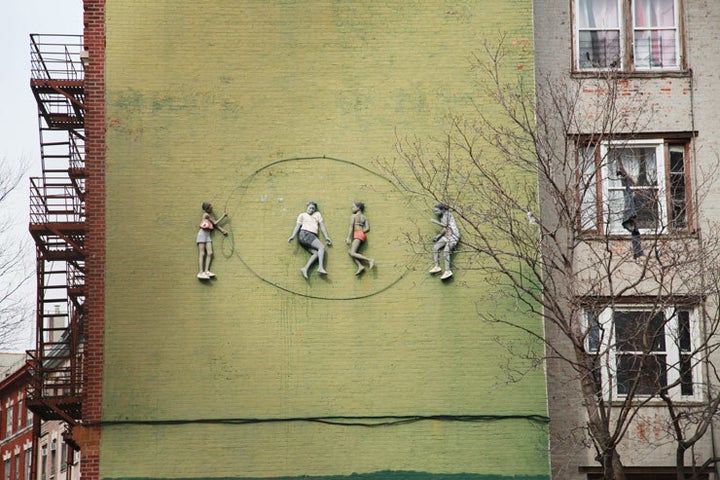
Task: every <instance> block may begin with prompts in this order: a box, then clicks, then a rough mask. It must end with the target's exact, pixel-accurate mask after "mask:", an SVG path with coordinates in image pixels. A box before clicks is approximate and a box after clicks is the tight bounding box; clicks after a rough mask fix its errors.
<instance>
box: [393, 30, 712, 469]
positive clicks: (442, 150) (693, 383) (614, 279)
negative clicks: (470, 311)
mask: <svg viewBox="0 0 720 480" xmlns="http://www.w3.org/2000/svg"><path fill="white" fill-rule="evenodd" d="M513 62H514V58H513V53H512V49H508V48H506V47H505V46H504V45H502V42H501V45H500V47H499V48H491V47H487V46H486V48H485V51H484V52H482V54H480V55H477V56H476V57H475V62H474V66H475V69H476V72H477V76H478V89H479V94H480V95H479V98H481V99H484V102H483V103H482V104H478V106H477V108H476V109H475V114H474V115H473V116H472V118H468V117H467V116H450V117H449V118H448V127H447V130H446V131H445V132H444V134H443V136H442V137H441V138H439V139H421V138H417V137H398V142H397V152H398V154H397V156H396V158H394V159H392V160H383V161H380V166H381V168H383V170H384V171H386V172H387V173H388V174H389V175H391V176H392V177H393V178H394V180H395V181H396V182H397V183H398V184H399V185H400V186H401V187H402V188H403V189H404V190H405V191H406V192H408V193H410V194H412V195H414V196H416V197H418V198H420V199H423V200H424V201H425V202H426V203H427V204H431V203H434V202H443V203H445V204H447V205H450V206H451V209H452V211H453V212H454V214H455V217H456V218H457V219H458V221H459V223H460V224H461V225H462V228H463V236H462V241H461V244H460V245H459V247H458V250H457V253H456V255H457V257H458V260H459V261H461V265H462V267H463V268H473V269H478V270H482V271H483V272H484V273H485V278H487V279H488V282H490V283H491V284H492V285H493V286H494V287H495V289H494V291H493V292H492V294H493V295H494V296H497V295H507V296H509V297H511V298H513V299H514V301H515V302H516V304H517V305H518V308H519V309H521V310H522V311H523V312H524V313H525V314H526V315H524V316H523V315H521V316H513V317H512V318H510V317H508V316H506V315H504V314H502V313H498V312H488V311H482V312H479V315H480V317H481V318H483V319H485V320H488V321H492V322H501V323H504V324H509V325H512V326H514V327H517V328H520V329H523V330H524V331H525V332H527V334H528V336H530V337H532V338H535V339H536V340H537V341H539V342H542V343H543V344H544V346H545V348H544V352H539V351H537V350H536V351H532V350H530V351H529V353H527V352H526V353H525V355H527V356H528V359H529V360H531V364H532V365H538V364H540V363H541V362H542V361H546V362H547V372H548V377H549V379H551V380H552V377H553V376H555V377H557V376H568V375H569V376H570V377H571V378H572V381H573V382H574V385H575V388H576V390H577V391H578V392H580V393H579V397H580V399H581V401H582V405H583V407H582V408H584V416H585V424H584V425H582V426H581V425H578V429H574V430H573V431H571V432H570V431H568V432H563V433H562V435H566V436H568V437H570V436H575V435H576V434H577V433H578V432H580V433H583V435H582V437H583V438H586V439H587V441H588V443H587V444H588V446H591V448H594V451H595V455H594V457H595V459H596V460H597V462H599V465H600V466H601V467H602V471H603V475H604V478H606V479H620V480H622V479H624V478H625V473H624V467H623V463H622V460H621V457H620V452H621V451H622V447H623V446H624V445H625V444H629V443H631V442H637V441H639V439H638V438H633V435H632V434H629V430H630V428H631V427H632V426H633V425H637V423H638V422H640V421H642V415H643V412H644V411H646V410H644V407H646V406H648V405H653V406H654V407H655V408H657V405H663V402H664V405H665V408H664V411H665V413H664V414H663V415H661V418H662V422H663V423H662V424H663V426H664V427H663V431H664V432H665V433H666V437H665V441H666V442H671V443H672V444H674V445H675V446H676V449H675V451H676V465H677V478H678V479H679V480H680V479H685V478H686V476H687V470H688V469H686V468H685V467H686V464H685V463H686V452H688V451H693V452H694V454H693V455H692V461H691V464H692V466H693V467H695V468H693V469H692V473H691V475H699V474H700V473H702V471H703V468H704V467H707V466H708V465H711V464H713V462H715V459H714V458H712V455H709V456H708V457H707V459H706V461H704V462H699V463H698V462H697V461H696V457H697V455H698V454H699V452H698V451H695V447H696V446H697V445H699V442H701V441H703V439H705V440H707V435H706V434H707V432H708V428H709V426H710V424H711V422H712V421H713V418H714V416H715V414H716V412H717V409H718V405H719V404H720V392H718V390H717V388H716V387H715V386H716V385H718V380H720V378H718V377H717V374H718V372H717V371H715V370H714V369H713V368H712V364H711V363H710V362H709V359H710V358H711V356H712V355H713V354H715V353H716V349H717V346H718V345H717V343H716V335H715V333H716V331H717V329H718V328H719V327H720V317H719V316H718V312H717V308H716V307H715V305H716V303H717V299H718V298H719V295H718V294H720V281H718V280H719V279H720V239H719V238H717V236H716V235H715V234H713V232H716V231H717V228H706V229H705V230H704V231H703V234H702V235H701V234H700V232H699V231H698V229H696V228H695V226H696V224H695V222H694V220H693V217H692V213H691V212H692V211H697V210H698V207H699V205H697V204H693V202H695V203H699V201H700V199H701V198H702V196H701V195H700V194H698V195H696V196H695V198H691V197H690V194H689V192H688V191H687V190H688V189H685V187H684V186H685V183H684V182H685V180H686V179H685V177H683V176H682V175H683V172H685V170H682V171H678V172H675V173H673V172H669V173H668V174H667V175H660V174H658V172H657V171H652V169H653V168H656V167H655V166H654V165H660V164H659V163H657V164H655V163H653V164H652V165H651V164H650V160H648V159H651V158H652V159H654V158H656V157H655V155H656V154H657V152H656V151H653V150H652V149H653V148H654V149H656V150H657V149H658V148H664V149H665V150H668V149H669V151H670V153H669V155H675V157H673V158H674V160H673V161H676V162H680V163H682V161H683V160H684V159H685V158H686V157H688V156H689V150H688V149H687V147H686V146H685V145H686V144H683V143H680V142H678V143H677V145H675V144H668V143H667V142H665V143H662V144H658V145H650V146H649V144H648V136H647V135H644V133H643V132H646V131H649V130H651V126H652V123H653V113H654V112H653V107H652V105H651V104H650V103H649V102H648V97H647V96H646V95H644V94H643V92H641V91H639V90H638V89H637V88H635V87H633V86H632V85H630V84H629V83H628V82H627V81H625V80H624V79H623V78H621V77H620V76H617V75H614V74H613V73H608V74H607V75H605V76H596V77H594V78H592V79H567V78H566V79H560V78H549V77H546V78H540V77H539V76H538V78H536V79H535V82H534V84H533V82H532V81H528V76H527V75H519V76H518V75H517V73H516V72H517V69H516V68H512V67H513V66H514V64H513ZM508 65H509V66H510V68H507V67H508ZM513 72H515V73H513ZM487 99H490V101H489V102H488V101H487ZM683 155H684V156H683ZM663 158H664V156H663ZM653 161H654V160H653ZM658 161H659V160H658ZM672 175H676V176H675V177H672ZM665 178H670V182H669V183H668V184H665V183H664V182H665V180H664V179H665ZM702 189H703V185H695V191H696V192H701V191H702ZM602 196H604V197H603V198H600V197H602ZM665 197H667V198H669V200H668V203H667V204H665V203H664V202H665ZM667 205H669V206H667ZM678 232H681V233H678ZM408 237H409V238H410V239H412V240H413V241H414V242H417V245H422V244H423V239H421V238H419V237H414V236H412V235H411V234H409V236H408ZM518 317H520V318H538V317H542V318H543V319H544V322H545V335H542V334H539V333H538V331H537V329H535V328H533V327H532V326H531V325H528V324H527V323H523V321H518V320H517V318H518ZM695 327H697V328H695ZM510 348H511V347H510ZM514 353H516V354H517V351H516V350H515V351H514ZM530 357H532V358H530ZM515 373H518V371H516V372H515ZM520 373H521V372H520ZM688 398H692V399H695V400H696V401H694V402H687V401H682V399H685V400H687V399H688ZM690 404H692V406H691V407H690V406H687V405H690ZM552 421H553V419H552V417H551V430H552ZM656 421H657V420H656ZM580 427H582V428H581V429H580ZM555 435H556V437H555V439H557V438H559V435H560V434H558V433H557V432H556V433H555ZM572 441H574V442H582V441H583V440H582V439H580V440H578V439H577V438H574V439H573V440H572ZM652 441H653V442H655V441H658V440H652ZM553 442H554V440H552V439H551V447H553ZM648 442H650V440H648ZM555 448H556V449H557V446H556V447H555ZM698 450H699V449H698ZM703 463H705V464H704V465H703Z"/></svg>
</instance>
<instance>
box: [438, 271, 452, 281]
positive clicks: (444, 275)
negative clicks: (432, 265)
mask: <svg viewBox="0 0 720 480" xmlns="http://www.w3.org/2000/svg"><path fill="white" fill-rule="evenodd" d="M452 275H453V274H452V272H451V271H450V270H445V273H443V274H442V277H440V280H447V279H448V278H450V277H452Z"/></svg>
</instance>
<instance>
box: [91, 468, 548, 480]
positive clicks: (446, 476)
mask: <svg viewBox="0 0 720 480" xmlns="http://www.w3.org/2000/svg"><path fill="white" fill-rule="evenodd" d="M549 478H550V477H549V476H547V475H515V476H507V475H492V474H480V473H429V472H406V471H392V470H386V471H381V472H372V473H353V474H351V475H323V476H317V475H302V476H299V477H298V476H296V477H187V478H174V479H173V480H200V479H203V480H204V479H207V480H296V479H303V480H459V479H462V480H548V479H549ZM103 480H167V479H159V478H152V477H121V478H107V477H105V478H103Z"/></svg>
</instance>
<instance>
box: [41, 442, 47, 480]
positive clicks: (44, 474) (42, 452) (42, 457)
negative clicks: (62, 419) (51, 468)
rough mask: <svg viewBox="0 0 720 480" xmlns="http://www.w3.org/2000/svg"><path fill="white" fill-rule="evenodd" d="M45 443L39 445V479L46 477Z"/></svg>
mask: <svg viewBox="0 0 720 480" xmlns="http://www.w3.org/2000/svg"><path fill="white" fill-rule="evenodd" d="M47 459H48V454H47V444H45V445H43V446H42V447H40V480H46V479H47Z"/></svg>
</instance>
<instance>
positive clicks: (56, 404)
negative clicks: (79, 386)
mask: <svg viewBox="0 0 720 480" xmlns="http://www.w3.org/2000/svg"><path fill="white" fill-rule="evenodd" d="M26 402H27V403H26V405H27V408H29V409H30V410H31V411H32V412H33V413H34V414H36V415H39V416H40V418H42V419H43V420H64V421H67V420H68V417H69V418H71V419H73V420H80V419H81V418H82V399H81V398H80V397H79V396H78V397H71V396H58V397H48V396H44V397H43V398H41V399H31V398H29V397H28V398H27V399H26Z"/></svg>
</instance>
